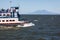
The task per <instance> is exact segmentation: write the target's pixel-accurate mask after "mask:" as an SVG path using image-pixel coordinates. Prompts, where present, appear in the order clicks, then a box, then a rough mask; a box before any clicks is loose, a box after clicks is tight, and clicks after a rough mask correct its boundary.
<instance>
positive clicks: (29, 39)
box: [0, 15, 60, 40]
mask: <svg viewBox="0 0 60 40" xmlns="http://www.w3.org/2000/svg"><path fill="white" fill-rule="evenodd" d="M20 19H21V20H28V21H30V22H33V23H34V24H35V26H32V27H25V28H24V27H22V28H20V29H18V30H13V29H11V30H0V40H60V15H21V18H20Z"/></svg>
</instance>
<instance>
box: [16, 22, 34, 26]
mask: <svg viewBox="0 0 60 40" xmlns="http://www.w3.org/2000/svg"><path fill="white" fill-rule="evenodd" d="M31 26H35V24H34V23H32V22H31V23H26V24H24V25H17V26H16V27H31Z"/></svg>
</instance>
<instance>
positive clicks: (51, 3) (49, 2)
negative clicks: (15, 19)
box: [0, 0, 60, 14]
mask: <svg viewBox="0 0 60 40" xmlns="http://www.w3.org/2000/svg"><path fill="white" fill-rule="evenodd" d="M10 1H11V2H10ZM11 6H19V7H20V9H19V10H20V11H19V12H20V13H23V14H24V13H28V12H33V11H36V10H48V11H52V12H56V13H60V0H0V9H1V8H9V7H11Z"/></svg>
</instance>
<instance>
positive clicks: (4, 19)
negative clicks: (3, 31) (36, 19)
mask: <svg viewBox="0 0 60 40" xmlns="http://www.w3.org/2000/svg"><path fill="white" fill-rule="evenodd" d="M19 16H20V14H19V7H10V9H1V10H0V26H14V27H15V26H19V27H22V26H23V27H24V26H33V25H34V24H32V23H30V22H28V21H20V20H19V19H18V18H19Z"/></svg>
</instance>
